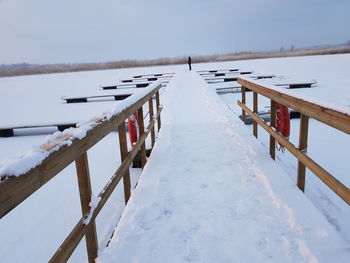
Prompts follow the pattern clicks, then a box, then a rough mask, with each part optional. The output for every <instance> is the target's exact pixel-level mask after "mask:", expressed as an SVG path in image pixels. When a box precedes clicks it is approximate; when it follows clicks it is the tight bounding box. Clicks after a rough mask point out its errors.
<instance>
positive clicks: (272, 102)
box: [270, 100, 276, 160]
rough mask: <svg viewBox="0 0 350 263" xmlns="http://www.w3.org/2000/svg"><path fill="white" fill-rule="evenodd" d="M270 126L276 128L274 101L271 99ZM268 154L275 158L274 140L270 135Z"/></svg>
mask: <svg viewBox="0 0 350 263" xmlns="http://www.w3.org/2000/svg"><path fill="white" fill-rule="evenodd" d="M270 109H271V112H270V127H271V128H276V102H274V101H273V100H271V103H270ZM270 156H271V158H272V159H273V160H275V158H276V140H275V138H274V137H273V136H272V135H270Z"/></svg>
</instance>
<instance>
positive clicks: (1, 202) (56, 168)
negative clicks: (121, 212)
mask: <svg viewBox="0 0 350 263" xmlns="http://www.w3.org/2000/svg"><path fill="white" fill-rule="evenodd" d="M160 88H161V85H160V84H159V85H158V86H156V87H155V88H154V89H153V90H151V91H150V92H149V93H148V94H147V95H145V96H144V97H143V98H140V99H139V100H138V101H137V102H135V103H134V104H132V105H130V106H129V107H127V108H126V109H125V110H123V111H122V112H121V113H120V114H118V115H115V116H113V117H112V118H111V119H110V120H101V122H100V123H97V125H96V126H95V127H94V128H93V129H91V130H89V131H88V132H87V134H86V136H85V137H84V138H82V139H81V140H79V139H74V140H73V141H72V144H71V145H70V146H67V145H64V146H62V147H60V148H59V149H58V150H57V151H54V152H51V153H50V154H49V155H48V157H47V158H46V159H45V160H43V162H42V163H41V164H40V165H39V166H37V167H35V168H33V169H31V170H30V171H29V172H27V173H25V174H22V175H20V176H18V177H15V176H12V175H11V174H9V175H5V176H1V177H0V180H1V181H3V182H2V183H0V218H2V217H3V216H4V215H6V214H7V213H8V212H9V211H11V210H12V209H13V208H14V207H16V206H17V205H18V204H20V203H21V202H22V201H24V200H25V199H26V198H27V197H28V196H30V195H31V194H32V193H34V192H35V191H36V190H38V189H39V188H40V187H42V186H43V185H44V184H46V183H47V182H48V181H49V180H51V179H52V178H53V177H54V176H55V175H56V174H58V173H59V172H60V171H61V170H63V169H64V168H65V167H66V166H68V165H69V164H70V163H72V162H73V161H74V160H75V159H77V158H78V157H79V156H80V155H81V154H83V153H84V152H86V151H87V150H88V149H90V148H91V147H92V146H93V145H95V144H96V143H97V142H99V141H100V140H101V139H102V138H104V137H105V136H106V135H107V134H109V133H110V132H111V131H114V130H115V128H116V127H118V125H119V124H121V123H123V122H124V121H125V119H126V118H127V117H128V116H130V115H131V114H132V113H134V112H135V111H137V110H138V109H139V108H140V107H141V106H142V105H143V104H145V103H146V102H147V101H148V100H149V99H150V98H152V96H153V94H154V93H155V92H157V91H159V89H160Z"/></svg>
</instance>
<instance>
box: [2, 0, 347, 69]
mask: <svg viewBox="0 0 350 263" xmlns="http://www.w3.org/2000/svg"><path fill="white" fill-rule="evenodd" d="M349 14H350V1H349V0H0V32H1V35H0V64H10V63H21V62H28V63H71V62H103V61H112V60H120V59H149V58H158V57H174V56H180V55H207V54H208V55H210V54H218V53H227V52H236V51H259V50H273V49H279V48H280V47H281V46H284V47H285V48H290V46H291V45H295V47H305V46H313V45H323V44H337V43H345V42H347V41H349V40H350V30H349V26H350V15H349Z"/></svg>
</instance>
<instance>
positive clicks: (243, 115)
mask: <svg viewBox="0 0 350 263" xmlns="http://www.w3.org/2000/svg"><path fill="white" fill-rule="evenodd" d="M242 103H243V104H245V87H244V86H242ZM245 120H246V115H245V110H243V109H242V121H243V122H244V124H245Z"/></svg>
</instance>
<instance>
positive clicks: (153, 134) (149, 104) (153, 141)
mask: <svg viewBox="0 0 350 263" xmlns="http://www.w3.org/2000/svg"><path fill="white" fill-rule="evenodd" d="M148 106H149V120H150V121H151V120H153V118H154V109H153V99H152V98H151V99H150V100H149V101H148ZM155 141H156V133H155V130H154V127H152V129H151V147H152V149H153V146H154V144H155Z"/></svg>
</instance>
